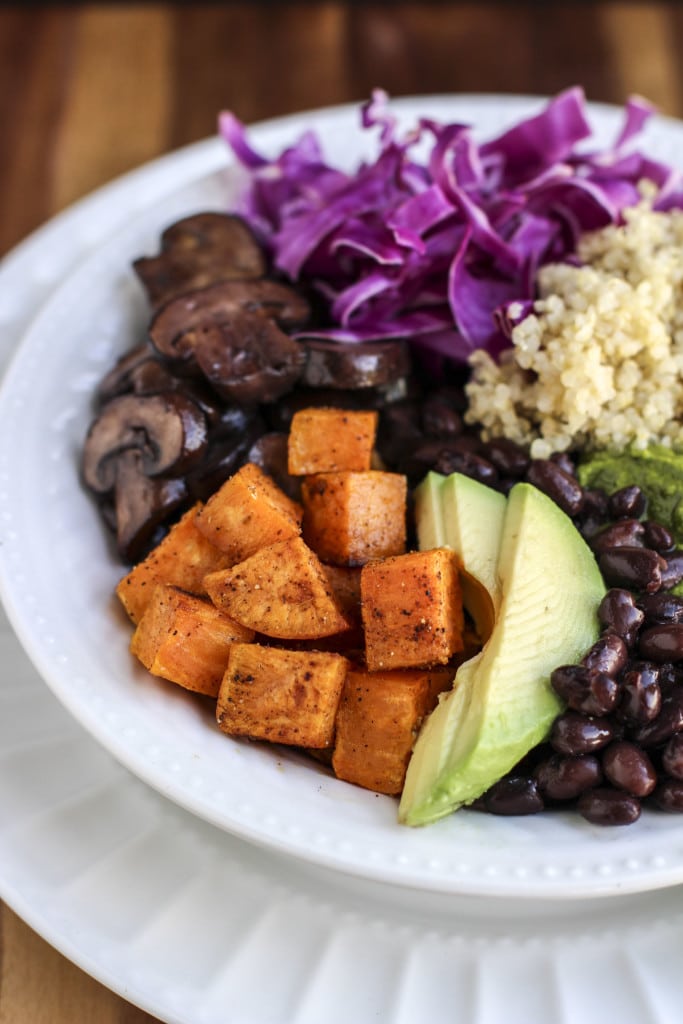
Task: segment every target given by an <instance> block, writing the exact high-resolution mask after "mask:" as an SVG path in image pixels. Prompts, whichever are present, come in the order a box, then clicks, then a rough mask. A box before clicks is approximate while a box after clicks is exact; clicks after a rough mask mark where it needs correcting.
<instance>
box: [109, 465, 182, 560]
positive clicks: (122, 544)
mask: <svg viewBox="0 0 683 1024" xmlns="http://www.w3.org/2000/svg"><path fill="white" fill-rule="evenodd" d="M186 499H187V487H186V485H185V481H184V480H179V479H176V478H170V479H169V478H168V477H149V476H147V474H146V472H145V469H144V460H143V459H142V457H141V456H140V453H139V452H138V451H136V450H135V449H128V450H127V451H125V452H123V453H122V455H121V457H120V458H119V459H117V461H116V483H115V498H114V511H115V517H116V545H117V548H118V550H119V554H120V555H121V558H122V559H123V560H124V561H125V562H129V563H133V562H137V561H139V560H140V559H141V558H142V557H144V555H145V554H146V553H147V548H148V547H149V546H151V543H152V541H153V539H154V536H155V533H156V531H157V529H158V528H159V526H160V525H161V524H162V523H163V522H165V521H166V520H167V519H168V517H169V516H170V515H172V513H173V512H175V511H176V510H177V509H179V508H180V507H181V506H182V505H183V504H184V502H185V501H186Z"/></svg>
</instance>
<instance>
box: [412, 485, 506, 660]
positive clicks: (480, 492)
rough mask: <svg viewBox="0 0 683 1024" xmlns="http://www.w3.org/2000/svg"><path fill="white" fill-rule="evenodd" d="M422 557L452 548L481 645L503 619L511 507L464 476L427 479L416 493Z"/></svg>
mask: <svg viewBox="0 0 683 1024" xmlns="http://www.w3.org/2000/svg"><path fill="white" fill-rule="evenodd" d="M414 501H415V521H416V524H417V539H418V544H419V547H420V550H421V551H427V550H428V549H430V548H438V547H442V546H445V547H449V548H452V549H453V551H455V553H456V554H457V555H458V557H459V559H460V582H461V586H462V599H463V604H464V606H465V608H466V609H467V611H468V612H469V613H470V615H471V616H472V619H473V621H474V625H475V627H476V630H477V633H478V635H479V637H480V639H481V641H482V642H483V641H485V640H488V638H489V636H490V635H491V631H492V630H493V625H494V622H495V620H496V616H497V614H498V609H499V607H500V601H501V587H500V580H499V579H498V555H499V553H500V541H501V536H502V532H503V519H504V517H505V508H506V505H507V502H506V500H505V498H504V497H503V495H502V494H500V493H499V492H498V491H494V490H493V488H492V487H486V486H485V485H484V484H481V483H479V482H478V481H477V480H472V478H471V477H468V476H465V475H464V474H463V473H451V474H450V475H449V476H442V475H441V474H439V473H434V472H431V473H428V474H427V476H426V477H425V478H424V480H422V481H421V483H420V484H419V485H418V487H416V489H415V492H414Z"/></svg>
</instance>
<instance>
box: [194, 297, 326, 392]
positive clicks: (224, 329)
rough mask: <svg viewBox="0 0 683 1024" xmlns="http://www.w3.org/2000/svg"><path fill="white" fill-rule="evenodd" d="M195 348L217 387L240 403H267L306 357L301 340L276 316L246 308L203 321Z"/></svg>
mask: <svg viewBox="0 0 683 1024" xmlns="http://www.w3.org/2000/svg"><path fill="white" fill-rule="evenodd" d="M194 354H195V359H196V361H197V365H198V366H199V368H200V369H201V371H202V372H203V374H204V376H205V377H206V379H207V380H208V382H209V384H210V385H211V386H212V388H213V389H214V390H215V391H216V393H217V394H218V395H220V396H221V398H225V399H227V400H228V401H231V402H240V403H241V404H242V405H256V404H267V403H268V402H274V401H275V399H277V398H280V396H281V395H284V394H286V392H287V391H290V390H291V389H292V388H293V387H294V385H295V384H296V382H297V380H298V379H299V377H300V376H301V371H302V370H303V368H304V363H305V361H306V353H305V352H304V350H303V348H302V347H301V345H299V343H298V341H295V340H294V339H293V338H291V337H290V336H289V335H288V334H285V333H284V332H283V331H281V330H280V328H279V327H278V326H277V324H275V323H274V322H273V321H272V320H267V319H266V318H265V317H261V316H258V315H256V316H255V315H253V314H248V313H241V314H237V315H235V316H234V317H233V318H232V319H231V320H230V321H228V322H226V323H208V324H206V325H205V326H202V327H199V328H198V329H197V331H196V339H195V353H194Z"/></svg>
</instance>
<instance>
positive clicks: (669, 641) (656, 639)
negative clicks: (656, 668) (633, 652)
mask: <svg viewBox="0 0 683 1024" xmlns="http://www.w3.org/2000/svg"><path fill="white" fill-rule="evenodd" d="M638 649H639V651H640V653H641V654H642V656H643V657H644V658H649V659H650V660H652V661H673V662H676V661H683V623H680V622H674V623H669V624H665V625H661V626H650V627H649V628H648V629H645V630H643V632H642V633H641V634H640V637H639V639H638Z"/></svg>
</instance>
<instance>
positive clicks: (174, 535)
mask: <svg viewBox="0 0 683 1024" xmlns="http://www.w3.org/2000/svg"><path fill="white" fill-rule="evenodd" d="M201 507H202V505H201V503H198V504H197V505H195V506H194V507H193V508H191V509H190V510H189V511H188V512H186V513H185V515H184V516H183V517H182V519H180V520H178V522H177V523H175V525H174V526H172V527H171V529H170V530H169V532H168V533H167V534H166V536H165V537H164V539H163V540H162V541H160V543H159V544H157V546H156V547H155V548H154V550H153V551H150V553H149V554H148V555H147V557H146V558H145V559H143V561H142V562H139V563H138V564H137V565H136V566H135V567H134V568H133V569H131V571H130V572H129V573H128V575H127V576H124V577H123V579H122V580H121V581H120V582H119V584H118V586H117V588H116V593H117V595H118V597H119V600H120V601H121V603H122V604H123V606H124V608H125V609H126V611H127V612H128V615H129V616H130V618H131V619H132V620H133V622H134V623H138V622H139V621H140V619H141V618H142V615H143V612H144V610H145V608H146V607H147V604H148V603H149V601H150V599H151V597H152V593H153V591H154V588H155V587H156V586H157V584H159V583H170V584H173V585H174V586H176V587H181V588H182V589H183V590H189V591H191V592H192V593H194V594H205V593H206V591H205V589H204V583H203V580H204V577H205V576H206V574H207V573H208V572H212V571H213V570H214V569H223V568H224V567H225V566H227V565H229V564H230V559H229V558H227V557H226V556H225V554H224V553H223V552H222V551H220V550H219V549H218V548H217V547H215V546H214V545H213V544H211V543H210V542H209V541H208V540H207V539H206V537H205V536H204V534H203V533H201V531H200V530H199V529H198V528H197V513H198V512H199V510H200V509H201Z"/></svg>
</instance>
